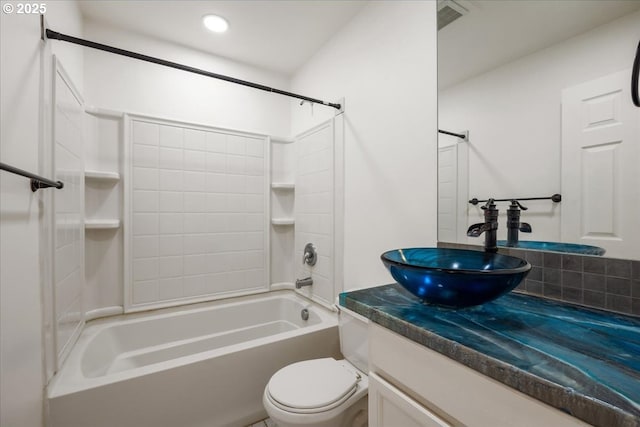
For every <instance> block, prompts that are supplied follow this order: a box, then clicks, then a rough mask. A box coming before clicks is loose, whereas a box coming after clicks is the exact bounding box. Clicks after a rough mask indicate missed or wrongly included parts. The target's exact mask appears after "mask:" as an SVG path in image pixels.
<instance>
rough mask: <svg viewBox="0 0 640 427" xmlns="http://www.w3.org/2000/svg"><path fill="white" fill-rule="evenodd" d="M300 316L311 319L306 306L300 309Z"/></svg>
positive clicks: (303, 318)
mask: <svg viewBox="0 0 640 427" xmlns="http://www.w3.org/2000/svg"><path fill="white" fill-rule="evenodd" d="M300 317H302V320H309V310H307V309H306V308H303V309H302V310H301V311H300Z"/></svg>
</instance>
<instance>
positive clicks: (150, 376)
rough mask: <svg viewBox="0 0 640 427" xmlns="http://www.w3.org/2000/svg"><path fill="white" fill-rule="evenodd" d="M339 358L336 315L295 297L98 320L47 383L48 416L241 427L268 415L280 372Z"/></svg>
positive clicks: (113, 425) (176, 426) (156, 425)
mask: <svg viewBox="0 0 640 427" xmlns="http://www.w3.org/2000/svg"><path fill="white" fill-rule="evenodd" d="M305 307H308V309H309V319H308V320H307V321H304V320H302V318H301V315H300V312H301V310H302V309H303V308H305ZM339 355H340V349H339V339H338V329H337V317H336V315H335V313H331V312H330V311H328V310H326V309H324V308H322V307H319V306H317V305H314V304H311V303H310V302H309V301H308V300H306V299H304V298H302V297H300V296H298V295H296V294H295V293H293V292H291V291H280V292H275V293H269V294H262V295H259V296H250V297H241V298H236V299H230V300H226V301H217V302H213V303H205V304H198V305H193V306H189V307H188V308H172V309H166V310H158V311H154V312H151V313H147V314H132V315H124V316H118V317H115V318H112V319H101V320H97V321H93V322H90V323H88V324H87V326H86V328H85V329H84V331H83V332H82V334H81V336H80V338H79V339H78V342H77V343H76V345H75V347H74V348H73V350H72V351H71V353H70V355H69V357H68V359H67V360H66V362H65V364H64V366H63V367H62V369H61V370H60V372H58V373H57V374H56V376H55V377H54V379H53V381H52V382H51V384H50V385H49V388H48V405H49V417H50V421H51V425H52V426H53V427H103V426H104V427H128V426H131V427H146V426H149V427H151V426H153V427H196V426H197V427H200V426H202V427H205V426H206V427H217V426H244V425H247V424H249V423H251V422H253V421H257V420H259V419H261V418H264V417H266V413H265V412H264V409H263V407H262V392H263V390H264V387H265V385H266V384H267V382H268V380H269V378H270V377H271V375H272V374H274V373H275V372H276V371H277V370H278V369H280V368H281V367H283V366H285V365H287V364H290V363H293V362H295V361H299V360H305V359H311V358H316V357H328V356H331V357H339Z"/></svg>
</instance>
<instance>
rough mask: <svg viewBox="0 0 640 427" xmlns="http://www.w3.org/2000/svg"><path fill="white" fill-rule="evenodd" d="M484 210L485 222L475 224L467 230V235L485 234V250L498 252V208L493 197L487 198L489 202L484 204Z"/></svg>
mask: <svg viewBox="0 0 640 427" xmlns="http://www.w3.org/2000/svg"><path fill="white" fill-rule="evenodd" d="M482 209H483V210H484V222H483V223H479V224H473V225H472V226H471V227H469V229H468V230H467V236H469V237H479V236H480V235H481V234H482V233H485V234H484V250H485V252H498V245H497V237H498V209H497V208H496V204H495V202H494V201H493V199H489V200H487V204H486V205H484V206H482Z"/></svg>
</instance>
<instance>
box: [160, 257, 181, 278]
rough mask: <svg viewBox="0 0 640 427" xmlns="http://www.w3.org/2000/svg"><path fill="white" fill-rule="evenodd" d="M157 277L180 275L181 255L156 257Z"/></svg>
mask: <svg viewBox="0 0 640 427" xmlns="http://www.w3.org/2000/svg"><path fill="white" fill-rule="evenodd" d="M158 263H159V264H158V277H160V278H168V277H181V276H182V273H183V270H182V267H183V262H182V256H170V257H161V258H158Z"/></svg>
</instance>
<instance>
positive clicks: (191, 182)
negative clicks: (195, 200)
mask: <svg viewBox="0 0 640 427" xmlns="http://www.w3.org/2000/svg"><path fill="white" fill-rule="evenodd" d="M206 178H207V174H205V173H204V172H188V171H185V172H184V186H183V190H184V191H200V192H204V191H207V182H206Z"/></svg>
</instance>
